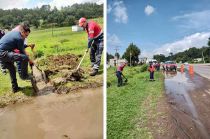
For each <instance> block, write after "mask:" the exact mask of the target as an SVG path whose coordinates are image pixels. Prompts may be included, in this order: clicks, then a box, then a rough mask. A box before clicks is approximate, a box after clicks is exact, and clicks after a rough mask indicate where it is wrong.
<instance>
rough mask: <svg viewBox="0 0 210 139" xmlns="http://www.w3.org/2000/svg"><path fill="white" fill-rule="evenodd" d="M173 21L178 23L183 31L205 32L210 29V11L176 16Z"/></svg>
mask: <svg viewBox="0 0 210 139" xmlns="http://www.w3.org/2000/svg"><path fill="white" fill-rule="evenodd" d="M172 21H178V26H179V27H180V28H181V29H186V30H192V29H194V30H196V31H204V30H207V29H210V24H209V23H210V10H204V11H200V12H192V13H187V14H184V15H180V16H175V17H172Z"/></svg>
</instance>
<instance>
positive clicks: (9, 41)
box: [0, 31, 25, 53]
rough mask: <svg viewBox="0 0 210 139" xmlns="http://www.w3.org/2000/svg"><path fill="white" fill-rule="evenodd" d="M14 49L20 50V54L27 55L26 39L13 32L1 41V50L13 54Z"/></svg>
mask: <svg viewBox="0 0 210 139" xmlns="http://www.w3.org/2000/svg"><path fill="white" fill-rule="evenodd" d="M14 49H18V50H19V51H20V53H25V51H24V49H25V48H24V39H23V38H22V37H21V34H20V32H18V31H11V32H9V33H7V34H6V35H4V36H3V37H2V38H1V40H0V50H4V51H9V52H11V51H13V50H14Z"/></svg>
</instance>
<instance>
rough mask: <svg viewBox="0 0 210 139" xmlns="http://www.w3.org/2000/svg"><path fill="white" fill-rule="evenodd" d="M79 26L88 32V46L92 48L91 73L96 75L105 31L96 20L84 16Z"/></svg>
mask: <svg viewBox="0 0 210 139" xmlns="http://www.w3.org/2000/svg"><path fill="white" fill-rule="evenodd" d="M79 26H80V27H83V28H84V30H86V31H87V34H88V48H90V61H91V67H92V68H93V71H92V72H91V73H90V75H91V76H95V75H96V74H97V73H98V69H99V66H100V63H101V56H102V52H103V45H104V44H103V42H104V39H103V31H102V30H101V27H100V26H99V25H98V24H97V23H96V22H94V21H87V20H86V18H84V17H82V18H80V20H79ZM87 51H88V49H87Z"/></svg>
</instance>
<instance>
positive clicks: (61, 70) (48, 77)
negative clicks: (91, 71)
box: [32, 54, 102, 95]
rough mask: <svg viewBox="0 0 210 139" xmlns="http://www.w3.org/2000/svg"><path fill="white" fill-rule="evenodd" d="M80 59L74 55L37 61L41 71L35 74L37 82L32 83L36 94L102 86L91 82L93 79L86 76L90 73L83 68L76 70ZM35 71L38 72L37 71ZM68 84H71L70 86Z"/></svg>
mask: <svg viewBox="0 0 210 139" xmlns="http://www.w3.org/2000/svg"><path fill="white" fill-rule="evenodd" d="M79 57H80V56H76V55H73V54H72V55H71V54H67V55H55V56H48V57H47V58H45V59H42V60H39V61H37V68H38V69H40V70H38V72H33V76H34V77H35V78H34V80H35V81H36V82H35V83H32V84H33V88H35V92H36V94H38V95H40V94H46V92H48V93H49V92H53V93H68V92H70V91H72V90H77V89H80V88H90V87H91V88H95V87H99V86H101V85H102V83H101V84H100V83H97V81H95V82H93V81H89V80H88V78H91V77H85V76H84V74H85V73H87V72H88V71H85V70H83V69H81V68H80V69H78V70H77V71H76V70H75V69H76V67H77V65H78V63H79ZM34 70H36V71H37V69H34ZM86 70H87V69H86ZM37 79H39V80H37ZM40 79H41V80H40ZM67 84H70V86H69V85H67ZM37 92H39V93H37Z"/></svg>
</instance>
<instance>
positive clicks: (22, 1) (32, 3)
mask: <svg viewBox="0 0 210 139" xmlns="http://www.w3.org/2000/svg"><path fill="white" fill-rule="evenodd" d="M85 2H96V3H98V4H101V3H103V0H0V8H1V9H13V8H18V9H22V8H34V7H37V6H38V7H40V6H42V5H44V4H49V5H50V6H51V7H54V6H56V7H57V8H58V9H60V8H61V7H62V6H68V5H70V6H71V5H73V4H75V3H78V4H80V3H85Z"/></svg>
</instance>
